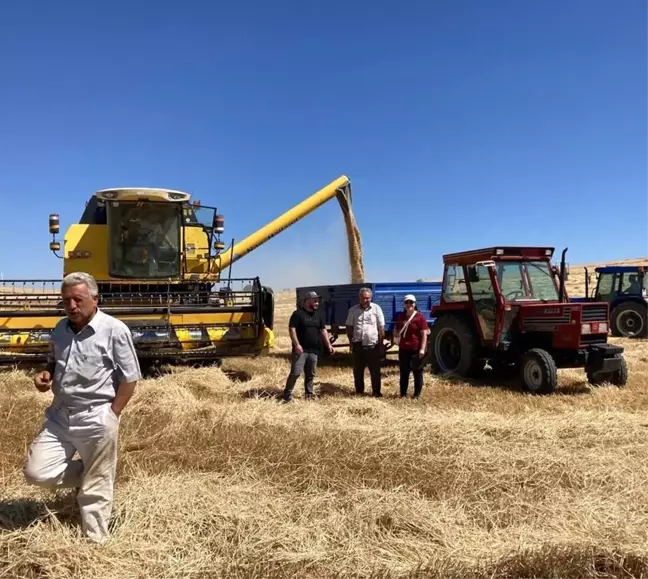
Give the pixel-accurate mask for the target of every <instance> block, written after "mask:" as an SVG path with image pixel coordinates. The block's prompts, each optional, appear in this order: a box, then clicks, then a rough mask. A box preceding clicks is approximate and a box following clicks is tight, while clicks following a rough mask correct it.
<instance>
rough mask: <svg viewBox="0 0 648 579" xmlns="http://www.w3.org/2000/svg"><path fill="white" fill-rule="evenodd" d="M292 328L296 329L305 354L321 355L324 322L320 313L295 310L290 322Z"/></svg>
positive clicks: (301, 309)
mask: <svg viewBox="0 0 648 579" xmlns="http://www.w3.org/2000/svg"><path fill="white" fill-rule="evenodd" d="M288 326H289V327H290V328H295V331H296V333H297V340H299V343H300V344H301V347H302V348H304V352H308V353H311V354H319V353H320V351H321V348H322V334H321V331H322V329H323V328H324V320H323V319H322V316H321V315H320V313H319V311H314V312H309V311H307V310H305V309H303V308H300V309H298V310H295V311H294V312H293V314H292V316H290V322H288Z"/></svg>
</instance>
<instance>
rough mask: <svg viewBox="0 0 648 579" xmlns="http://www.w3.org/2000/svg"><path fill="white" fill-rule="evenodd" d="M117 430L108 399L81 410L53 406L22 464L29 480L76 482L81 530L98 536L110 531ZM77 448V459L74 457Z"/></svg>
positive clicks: (96, 538) (53, 485)
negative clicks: (73, 458) (106, 401)
mask: <svg viewBox="0 0 648 579" xmlns="http://www.w3.org/2000/svg"><path fill="white" fill-rule="evenodd" d="M118 431H119V418H118V417H117V416H116V415H115V413H114V412H113V411H112V409H111V408H110V404H101V405H98V406H93V407H90V408H88V409H86V410H82V411H75V410H71V409H67V408H64V407H60V406H59V407H56V406H52V407H50V408H48V409H47V411H46V412H45V423H44V424H43V427H42V429H41V431H40V433H39V434H38V436H37V437H36V438H35V439H34V441H33V442H32V443H31V445H30V447H29V452H28V455H27V461H26V462H25V466H24V468H23V472H24V475H25V479H26V480H27V482H28V483H30V484H34V485H38V486H42V487H49V488H69V487H71V488H78V489H79V492H78V495H77V500H78V503H79V508H80V510H81V525H82V529H83V533H84V534H85V536H86V537H88V538H89V539H92V540H94V541H97V542H104V541H105V540H106V539H107V538H108V536H109V532H108V522H109V520H110V514H111V512H112V506H113V487H114V483H115V472H116V467H117V437H118ZM75 451H76V452H78V453H79V456H80V458H81V460H72V457H73V456H74V454H75Z"/></svg>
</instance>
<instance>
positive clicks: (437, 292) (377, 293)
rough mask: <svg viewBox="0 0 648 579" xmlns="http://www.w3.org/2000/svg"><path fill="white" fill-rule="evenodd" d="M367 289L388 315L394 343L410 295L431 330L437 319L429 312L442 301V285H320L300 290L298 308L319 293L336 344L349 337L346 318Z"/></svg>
mask: <svg viewBox="0 0 648 579" xmlns="http://www.w3.org/2000/svg"><path fill="white" fill-rule="evenodd" d="M363 287H367V288H369V289H370V290H371V292H372V294H373V297H372V301H373V302H374V303H376V304H378V305H379V306H380V307H381V308H382V310H383V313H384V314H385V337H386V339H387V340H389V339H391V337H392V335H393V331H394V326H395V318H396V314H397V313H398V312H401V311H403V298H404V297H405V295H407V294H413V295H414V296H415V297H416V305H417V307H418V310H419V311H420V312H421V313H422V314H423V315H424V316H425V318H426V319H427V322H428V326H429V327H432V325H433V324H434V318H432V317H431V315H430V312H431V311H432V306H434V305H437V304H438V303H439V302H440V300H441V291H442V287H443V283H442V282H440V281H427V282H381V283H351V284H339V285H319V286H304V287H298V288H297V289H296V291H295V293H296V305H297V307H300V306H301V304H302V302H303V296H304V295H305V294H306V293H307V292H309V291H314V292H317V294H318V295H320V296H321V297H322V300H321V303H320V311H321V312H322V315H323V317H324V323H325V324H326V329H327V330H328V332H329V334H330V335H331V341H332V343H333V344H335V341H336V340H337V338H338V336H340V335H342V336H345V335H346V317H347V313H348V311H349V308H350V307H351V306H353V305H355V304H357V303H358V294H359V292H360V289H362V288H363Z"/></svg>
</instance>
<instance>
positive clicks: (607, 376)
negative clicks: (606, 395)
mask: <svg viewBox="0 0 648 579" xmlns="http://www.w3.org/2000/svg"><path fill="white" fill-rule="evenodd" d="M614 357H615V358H619V359H620V360H621V367H620V368H619V369H618V370H615V371H614V372H597V373H596V374H595V373H594V372H588V373H587V381H588V382H589V383H590V384H591V385H592V386H599V385H600V384H605V383H606V382H607V383H608V384H612V385H613V386H619V387H621V386H625V385H626V383H627V382H628V364H627V363H626V360H625V357H624V356H623V354H616V355H615V356H614Z"/></svg>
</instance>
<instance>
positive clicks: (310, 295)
mask: <svg viewBox="0 0 648 579" xmlns="http://www.w3.org/2000/svg"><path fill="white" fill-rule="evenodd" d="M321 297H322V296H320V295H319V294H318V293H317V292H307V293H306V295H305V296H304V299H306V300H318V299H320V298H321Z"/></svg>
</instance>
